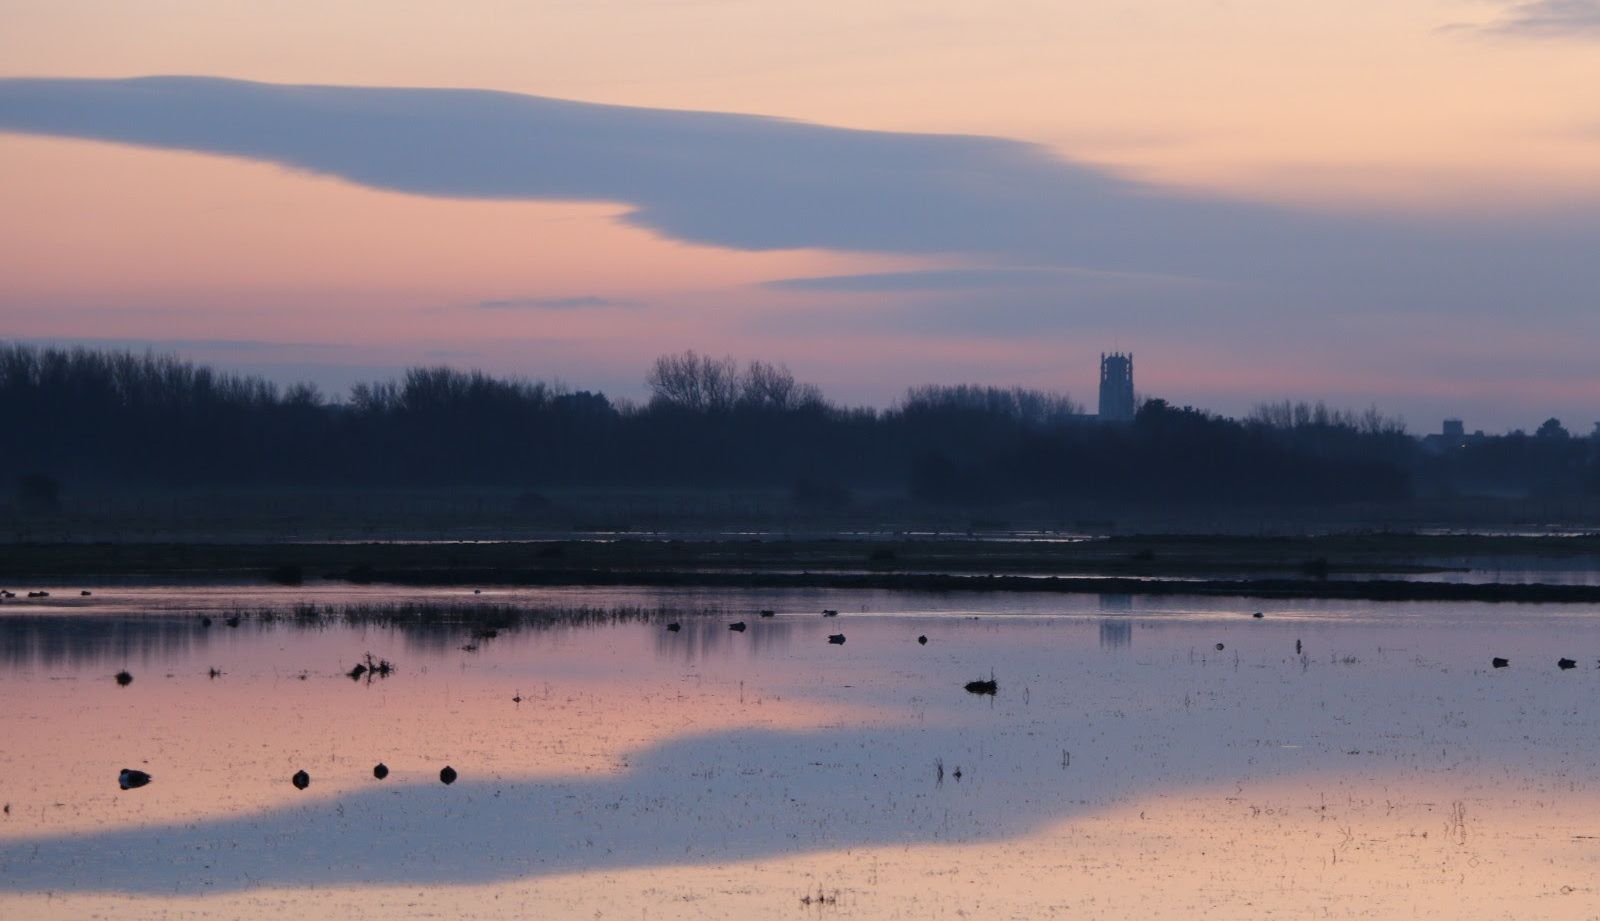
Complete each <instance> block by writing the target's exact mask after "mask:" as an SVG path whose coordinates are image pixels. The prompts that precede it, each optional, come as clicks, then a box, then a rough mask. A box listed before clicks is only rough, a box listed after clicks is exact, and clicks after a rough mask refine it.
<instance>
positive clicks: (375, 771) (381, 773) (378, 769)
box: [372, 761, 389, 780]
mask: <svg viewBox="0 0 1600 921" xmlns="http://www.w3.org/2000/svg"><path fill="white" fill-rule="evenodd" d="M372 776H373V777H376V778H378V779H379V780H382V779H384V778H385V777H388V776H389V766H388V765H387V764H384V763H383V762H382V761H379V762H378V763H377V764H375V765H373V766H372Z"/></svg>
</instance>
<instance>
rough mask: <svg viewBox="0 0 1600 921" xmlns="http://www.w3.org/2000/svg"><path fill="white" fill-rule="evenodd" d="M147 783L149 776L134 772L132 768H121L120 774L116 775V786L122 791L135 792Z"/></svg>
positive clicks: (142, 772) (141, 772)
mask: <svg viewBox="0 0 1600 921" xmlns="http://www.w3.org/2000/svg"><path fill="white" fill-rule="evenodd" d="M149 782H150V775H149V774H146V773H145V772H144V771H136V770H134V769H133V768H123V769H122V773H120V774H118V775H117V786H119V787H121V788H122V789H124V790H135V789H138V788H139V787H142V786H144V785H145V784H147V783H149Z"/></svg>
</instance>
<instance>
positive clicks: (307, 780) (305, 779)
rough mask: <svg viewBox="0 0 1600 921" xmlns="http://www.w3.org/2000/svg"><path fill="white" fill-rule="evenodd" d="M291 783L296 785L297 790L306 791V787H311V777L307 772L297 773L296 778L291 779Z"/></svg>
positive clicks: (295, 773)
mask: <svg viewBox="0 0 1600 921" xmlns="http://www.w3.org/2000/svg"><path fill="white" fill-rule="evenodd" d="M289 782H290V783H292V784H294V788H295V789H296V790H304V789H305V788H306V787H309V786H311V775H310V774H307V773H306V772H305V771H295V772H294V776H293V777H291V778H289Z"/></svg>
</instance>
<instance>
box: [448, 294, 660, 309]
mask: <svg viewBox="0 0 1600 921" xmlns="http://www.w3.org/2000/svg"><path fill="white" fill-rule="evenodd" d="M472 306H474V307H476V308H478V309H480V310H582V309H585V308H590V307H638V306H639V302H638V301H628V300H620V299H617V298H610V297H596V296H595V295H581V296H578V297H508V298H501V299H498V300H489V301H479V302H477V303H476V304H473V305H472Z"/></svg>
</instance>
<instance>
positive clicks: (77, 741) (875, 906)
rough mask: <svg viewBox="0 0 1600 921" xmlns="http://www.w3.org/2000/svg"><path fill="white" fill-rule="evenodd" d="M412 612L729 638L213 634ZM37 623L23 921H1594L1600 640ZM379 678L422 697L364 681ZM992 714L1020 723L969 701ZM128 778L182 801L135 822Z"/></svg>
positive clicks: (12, 889) (139, 811)
mask: <svg viewBox="0 0 1600 921" xmlns="http://www.w3.org/2000/svg"><path fill="white" fill-rule="evenodd" d="M397 599H400V600H418V599H422V600H429V599H434V600H451V601H463V600H470V601H481V602H484V603H491V604H499V603H518V604H559V605H591V606H617V605H639V606H645V607H656V606H667V607H672V608H677V609H682V610H689V609H697V608H711V609H715V610H717V611H720V612H722V613H720V614H714V615H709V616H699V617H689V616H684V617H680V618H679V620H680V621H681V622H682V624H683V630H682V631H681V632H679V633H670V632H667V631H666V630H665V629H664V628H663V626H662V625H661V624H660V623H640V622H634V623H620V624H615V625H609V626H598V627H584V628H550V629H531V628H528V629H521V630H514V631H501V632H500V634H499V635H498V636H496V637H495V638H493V639H474V638H473V637H472V636H471V634H470V631H469V630H467V629H466V628H440V627H430V628H415V629H402V628H397V627H362V628H356V627H348V626H343V625H328V624H321V625H317V626H306V625H301V624H297V623H295V622H294V621H292V620H287V619H279V620H275V621H270V622H264V621H259V620H255V619H251V618H246V619H245V620H244V621H243V622H242V623H241V625H240V626H239V627H238V628H231V629H230V628H227V627H225V626H224V624H223V623H222V621H221V620H220V619H219V620H216V621H215V622H214V623H213V625H212V626H211V627H210V628H204V627H201V626H200V624H199V618H198V612H202V611H207V612H212V613H213V614H214V613H217V612H222V611H226V610H229V609H232V608H236V607H243V608H247V609H252V610H253V609H257V608H263V607H277V608H287V607H288V606H291V605H293V604H296V603H303V602H307V601H314V602H316V603H319V604H343V603H369V604H370V603H380V602H384V601H393V600H397ZM20 601H21V599H19V600H18V601H17V602H7V603H6V605H5V607H4V608H0V700H3V701H4V702H5V707H4V708H0V739H3V740H4V742H3V745H0V800H3V801H4V803H5V805H6V806H7V807H8V808H7V810H6V811H5V812H4V813H3V814H0V917H5V918H7V919H12V918H34V917H39V918H82V917H89V916H92V915H94V914H96V913H104V914H109V915H114V916H115V917H118V918H128V917H201V916H208V915H218V916H228V917H266V916H269V915H280V916H288V917H333V916H339V917H361V916H366V915H368V914H379V913H381V914H383V915H385V916H386V917H400V918H409V917H441V916H442V917H458V916H473V917H541V918H580V917H581V918H595V917H602V918H606V917H621V918H677V917H683V918H691V917H692V918H700V917H725V918H760V917H796V916H801V917H808V916H810V915H811V914H813V913H816V914H824V913H826V914H829V915H840V916H848V917H860V918H895V917H901V918H924V917H950V918H956V917H970V916H974V915H981V916H983V917H997V918H1012V917H1015V918H1035V917H1052V916H1059V917H1083V916H1091V917H1128V918H1134V917H1138V918H1144V917H1163V916H1165V917H1194V916H1196V915H1197V914H1202V913H1204V914H1207V915H1209V916H1214V917H1263V916H1288V917H1312V916H1315V917H1354V916H1363V917H1394V916H1402V915H1404V916H1417V917H1468V916H1470V917H1494V916H1501V917H1518V918H1523V917H1573V918H1588V917H1595V916H1596V914H1597V913H1600V891H1597V885H1600V884H1597V883H1596V871H1597V870H1600V822H1597V820H1596V818H1595V816H1596V815H1600V811H1597V810H1596V806H1600V785H1597V781H1600V767H1597V764H1600V762H1597V759H1596V755H1597V754H1600V732H1597V730H1600V723H1597V720H1596V717H1595V708H1594V706H1593V703H1592V701H1593V700H1594V698H1595V695H1596V693H1597V692H1600V668H1597V667H1596V665H1597V662H1600V659H1597V656H1600V617H1596V616H1595V615H1596V613H1597V612H1596V611H1594V610H1591V609H1587V608H1577V607H1569V606H1549V605H1542V606H1520V605H1487V604H1383V603H1349V602H1324V601H1294V602H1282V603H1258V602H1255V601H1245V602H1236V601H1230V600H1227V599H1211V598H1207V599H1194V598H1182V597H1161V598H1142V597H1137V596H1099V597H1096V596H1070V597H1050V596H1035V595H1010V594H1003V593H996V594H973V593H960V594H947V595H939V594H927V593H905V592H828V591H792V592H772V591H756V590H751V591H718V590H703V589H701V590H691V589H681V590H662V589H628V588H606V589H601V590H595V589H556V590H552V589H538V590H507V591H500V590H494V591H485V592H484V593H483V594H482V595H473V594H472V593H471V592H470V591H469V592H463V591H462V590H460V589H445V590H417V589H409V588H408V589H405V590H396V589H393V588H385V587H381V586H376V587H348V586H337V587H331V586H315V585H314V586H308V587H304V588H295V589H289V588H277V587H273V588H256V589H244V588H238V587H228V588H222V587H210V588H206V587H188V588H181V587H171V586H139V587H117V586H101V587H98V588H96V589H95V594H94V595H93V596H91V597H89V598H82V597H78V596H76V595H66V594H64V593H59V592H58V593H56V595H55V596H54V597H52V598H50V599H47V600H46V601H45V602H44V603H39V602H35V603H32V604H23V603H18V602H20ZM758 608H772V609H775V610H776V611H778V616H777V617H774V618H758V617H756V616H754V614H755V611H756V610H757V609H758ZM823 608H836V609H838V610H840V611H841V615H840V616H839V617H838V618H822V617H819V616H818V613H817V612H819V611H820V610H821V609H823ZM1255 610H1260V611H1262V612H1263V613H1264V614H1265V616H1264V617H1263V618H1262V619H1259V620H1258V619H1255V618H1252V617H1250V616H1249V614H1250V613H1251V612H1252V611H1255ZM735 619H738V620H743V621H745V622H746V623H747V624H748V625H749V629H748V630H747V631H746V632H744V633H734V632H731V631H729V630H728V629H727V626H726V625H727V623H728V622H730V621H732V620H735ZM831 633H844V634H845V635H846V637H847V641H846V643H845V645H843V646H835V645H829V644H828V643H827V641H826V637H827V636H828V635H829V634H831ZM918 635H926V636H927V637H928V638H929V643H928V644H927V645H926V646H921V645H918V644H917V643H916V642H915V639H916V637H917V636H918ZM1296 640H1299V641H1301V642H1302V644H1303V647H1304V649H1305V654H1304V656H1297V655H1296V654H1295V651H1294V646H1295V641H1296ZM1217 643H1222V644H1223V645H1224V649H1223V650H1221V651H1218V650H1217V649H1216V644H1217ZM467 646H471V647H476V648H475V649H472V650H468V649H464V648H462V647H467ZM369 652H370V653H372V654H373V655H375V656H379V657H383V658H387V659H389V660H391V661H393V662H394V663H395V665H396V667H397V671H396V672H395V673H394V674H393V675H391V676H389V677H387V678H377V679H374V680H371V681H367V680H361V681H352V680H350V679H349V678H347V677H345V674H344V673H345V672H346V671H347V670H348V669H349V668H350V667H351V665H353V664H354V663H355V662H356V661H357V660H358V659H360V658H362V657H363V656H364V655H365V654H367V653H369ZM1495 655H1500V656H1507V657H1509V658H1510V659H1511V662H1512V665H1511V667H1510V668H1507V669H1502V670H1494V669H1491V668H1490V667H1489V659H1490V657H1491V656H1495ZM1564 655H1570V656H1572V657H1573V658H1575V659H1578V660H1579V667H1578V668H1576V669H1573V670H1571V671H1560V670H1558V669H1557V668H1556V667H1555V660H1556V659H1557V658H1558V657H1560V656H1564ZM124 668H125V669H127V670H128V671H129V672H130V673H132V675H133V678H134V680H133V682H132V683H131V684H129V685H128V686H126V687H119V686H118V685H117V683H116V682H115V681H114V680H113V675H114V674H115V673H116V672H117V671H118V670H120V669H124ZM212 669H215V670H217V671H218V672H220V675H219V676H218V677H215V678H213V677H211V676H210V673H211V670H212ZM991 675H992V676H993V677H994V678H995V679H996V680H998V682H999V684H1000V690H999V693H998V695H996V696H995V697H993V698H990V697H979V696H975V695H972V694H969V693H967V692H966V691H965V690H963V685H964V684H965V683H966V682H968V681H971V680H973V679H976V678H987V677H989V676H991ZM514 697H521V698H522V700H521V701H520V702H516V701H514V700H513V698H514ZM380 760H381V761H383V762H385V763H386V764H387V765H388V766H389V767H390V768H391V769H392V773H391V775H390V776H389V777H388V779H386V780H383V781H381V782H380V781H378V780H375V779H374V778H373V777H372V774H371V768H372V766H373V765H374V764H375V763H376V762H378V761H380ZM445 764H449V765H451V766H453V767H454V768H455V769H456V770H457V771H459V773H460V780H458V781H457V782H456V783H455V784H453V785H451V786H448V787H447V786H444V785H442V784H441V783H440V782H439V781H438V777H437V774H438V771H439V769H440V768H441V767H443V766H444V765H445ZM124 767H130V768H139V769H142V770H145V771H148V772H149V773H151V774H152V775H153V776H154V780H153V782H152V783H151V784H150V785H149V786H147V787H144V788H142V789H136V790H129V791H120V790H118V789H117V783H116V780H117V772H118V770H119V769H121V768H124ZM941 767H942V768H943V775H942V778H941V775H940V768H941ZM300 769H304V770H306V771H307V772H308V773H309V774H310V775H311V778H312V781H311V785H310V787H309V789H307V790H305V791H303V792H302V791H299V790H296V789H295V788H294V787H293V786H292V785H291V784H290V783H289V777H290V775H292V774H293V773H294V772H295V771H296V770H300ZM958 769H959V770H960V777H959V778H957V776H956V771H957V770H958ZM807 899H809V900H810V901H805V900H807Z"/></svg>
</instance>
